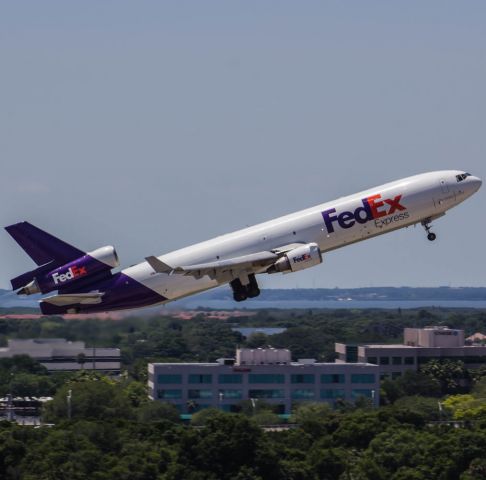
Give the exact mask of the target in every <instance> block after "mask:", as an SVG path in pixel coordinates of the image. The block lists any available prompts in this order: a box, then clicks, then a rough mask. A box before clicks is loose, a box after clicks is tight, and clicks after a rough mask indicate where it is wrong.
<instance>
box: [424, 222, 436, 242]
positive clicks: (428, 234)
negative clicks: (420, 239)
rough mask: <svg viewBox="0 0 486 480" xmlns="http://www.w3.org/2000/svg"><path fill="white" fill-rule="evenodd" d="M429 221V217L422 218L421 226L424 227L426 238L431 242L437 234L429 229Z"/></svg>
mask: <svg viewBox="0 0 486 480" xmlns="http://www.w3.org/2000/svg"><path fill="white" fill-rule="evenodd" d="M430 221H431V220H430V218H427V219H425V220H423V221H422V226H423V227H424V228H425V231H426V232H427V239H428V240H430V241H431V242H433V241H434V240H435V239H436V238H437V235H436V234H435V233H434V232H431V231H430V229H431V227H432V226H431V225H430Z"/></svg>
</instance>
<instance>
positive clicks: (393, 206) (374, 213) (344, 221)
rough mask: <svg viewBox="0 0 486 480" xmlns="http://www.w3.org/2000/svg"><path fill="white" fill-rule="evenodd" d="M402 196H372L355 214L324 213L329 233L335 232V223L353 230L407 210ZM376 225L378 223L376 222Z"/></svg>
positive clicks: (330, 210) (332, 211) (333, 209)
mask: <svg viewBox="0 0 486 480" xmlns="http://www.w3.org/2000/svg"><path fill="white" fill-rule="evenodd" d="M401 198H402V196H401V195H397V196H396V197H394V198H384V199H382V198H381V195H380V194H378V195H371V196H369V197H366V198H363V199H362V200H361V202H362V204H363V206H360V207H358V208H357V209H356V210H354V212H349V211H344V212H341V213H340V214H339V215H334V214H335V213H336V209H335V208H331V209H329V210H325V211H324V212H322V217H323V218H324V223H325V225H326V228H327V233H333V232H334V222H336V223H337V224H338V225H339V226H340V227H341V228H351V227H352V226H353V225H355V224H356V223H361V224H363V223H366V222H369V221H370V220H376V219H378V218H381V217H385V216H388V215H393V214H395V213H396V212H400V211H403V210H406V207H404V206H403V205H402V204H401V203H400V200H401ZM375 223H376V222H375Z"/></svg>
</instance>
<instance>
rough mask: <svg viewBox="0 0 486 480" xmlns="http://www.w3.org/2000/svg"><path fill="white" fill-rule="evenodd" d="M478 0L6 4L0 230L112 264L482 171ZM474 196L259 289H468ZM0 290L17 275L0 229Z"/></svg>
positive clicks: (474, 238) (476, 228) (474, 264)
mask: <svg viewBox="0 0 486 480" xmlns="http://www.w3.org/2000/svg"><path fill="white" fill-rule="evenodd" d="M485 14H486V4H484V2H479V1H466V2H461V3H457V2H450V1H440V2H439V1H438V0H432V1H430V2H419V1H417V0H411V1H409V2H406V3H405V2H403V3H400V4H397V3H390V2H383V1H376V0H370V1H368V2H359V1H350V2H345V3H344V2H315V1H306V2H299V3H297V2H291V1H289V0H284V1H279V2H276V1H275V2H255V1H248V2H241V3H237V2H223V1H213V0H208V1H206V2H196V1H188V2H153V1H144V0H142V1H140V2H137V3H134V2H129V1H124V0H122V1H117V2H94V1H92V0H87V1H85V2H83V3H82V4H81V3H79V4H76V3H66V2H60V1H53V0H46V1H44V2H34V1H26V2H12V1H6V2H3V3H2V5H1V7H0V28H1V31H2V35H1V41H0V58H1V59H2V67H3V68H2V78H1V80H0V82H1V83H0V84H1V86H2V89H1V92H2V93H1V98H2V109H1V111H0V129H1V131H2V135H1V137H0V155H1V157H0V158H1V159H2V163H1V175H0V201H1V204H2V208H1V209H0V222H1V225H2V226H6V225H9V224H12V223H16V222H18V221H21V220H28V221H30V222H32V223H33V224H35V225H37V226H39V227H40V228H43V229H45V230H47V231H49V232H51V233H52V234H54V235H56V236H59V237H60V238H62V239H64V240H66V241H67V242H69V243H72V244H74V245H75V246H77V247H79V248H81V249H83V250H90V249H94V248H96V247H99V246H103V245H107V244H113V245H114V246H115V247H116V248H117V251H118V253H119V256H120V260H121V264H122V266H124V267H126V266H128V265H131V264H134V263H137V262H139V261H142V260H143V258H144V257H146V256H149V255H160V254H162V253H166V252H169V251H171V250H174V249H177V248H180V247H183V246H187V245H190V244H192V243H196V242H198V241H202V240H206V239H209V238H211V237H214V236H217V235H219V234H222V233H227V232H230V231H234V230H237V229H239V228H243V227H245V226H247V225H252V224H255V223H259V222H261V221H264V220H267V219H271V218H274V217H277V216H279V215H284V214H286V213H291V212H293V211H297V210H299V209H302V208H305V207H310V206H313V205H316V204H319V203H322V202H325V201H329V200H333V199H335V198H338V197H340V196H343V195H346V194H351V193H354V192H358V191H360V190H364V189H366V188H369V187H373V186H375V185H380V184H382V183H385V182H386V181H389V180H394V179H398V178H402V177H405V176H408V175H413V174H415V173H421V172H425V171H431V170H442V169H454V168H456V169H463V170H466V171H470V172H471V173H473V174H474V175H477V176H479V177H482V178H483V179H484V178H486V162H485V152H486V136H485V135H484V132H485V131H486V95H485V91H484V85H485V84H486V62H485V61H484V58H485V57H484V45H485V44H486V31H485V29H484V21H485ZM485 191H486V190H485V189H484V187H483V189H482V190H480V191H479V192H478V194H477V195H475V196H474V197H472V198H471V199H470V200H468V201H467V202H466V203H464V204H463V205H460V206H459V207H457V208H456V209H454V210H452V211H450V212H449V213H448V214H447V215H446V216H445V217H444V218H442V219H440V220H438V221H437V222H436V223H435V229H434V231H435V232H436V233H437V235H438V239H437V241H436V242H433V243H432V242H428V241H427V239H426V236H425V233H424V231H423V229H422V228H413V227H412V228H409V229H406V230H403V231H398V232H395V233H393V234H390V235H386V236H383V237H379V238H376V239H372V240H370V241H365V242H361V243H359V244H355V245H351V246H348V247H346V248H344V249H340V250H337V251H334V252H330V253H328V254H326V255H325V256H324V263H323V265H320V266H318V267H316V268H313V269H310V270H308V271H305V272H302V273H298V274H293V275H291V276H287V275H272V276H262V277H261V280H260V282H261V284H262V288H292V287H303V288H313V287H315V288H319V287H323V288H332V287H335V286H339V287H343V288H345V287H367V286H382V285H390V286H402V285H407V286H439V285H450V286H484V285H486V279H485V274H484V260H485V255H484V243H485V242H484V240H485V239H486V224H485V222H484V221H483V206H484V195H485ZM0 252H1V258H2V268H1V269H0V287H1V288H9V279H10V278H12V277H14V276H16V275H18V274H20V273H23V272H24V271H26V270H29V269H32V268H33V267H34V264H33V262H31V260H30V259H29V258H28V257H27V255H25V254H24V252H22V251H21V250H20V249H19V248H18V246H17V245H16V244H15V242H14V241H13V240H12V239H11V238H10V237H9V236H8V234H7V233H6V232H5V231H2V234H1V235H0Z"/></svg>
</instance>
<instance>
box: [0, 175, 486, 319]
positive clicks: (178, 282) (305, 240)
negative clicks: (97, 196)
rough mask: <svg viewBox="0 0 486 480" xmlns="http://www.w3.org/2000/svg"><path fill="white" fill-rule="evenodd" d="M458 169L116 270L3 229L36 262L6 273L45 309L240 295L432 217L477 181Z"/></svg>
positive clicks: (111, 258) (108, 261)
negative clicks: (216, 292)
mask: <svg viewBox="0 0 486 480" xmlns="http://www.w3.org/2000/svg"><path fill="white" fill-rule="evenodd" d="M481 183H482V182H481V180H480V179H479V178H477V177H474V176H472V175H470V174H469V173H465V172H462V171H456V170H447V171H438V172H430V173H423V174H421V175H416V176H413V177H408V178H404V179H402V180H397V181H395V182H391V183H387V184H385V185H381V186H379V187H375V188H372V189H370V190H365V191H364V192H360V193H355V194H353V195H350V196H347V197H342V198H339V199H337V200H334V201H332V202H328V203H324V204H321V205H318V206H316V207H312V208H308V209H306V210H302V211H300V212H297V213H292V214H290V215H286V216H284V217H280V218H277V219H275V220H270V221H268V222H265V223H260V224H259V225H255V226H253V227H249V228H245V229H243V230H239V231H237V232H234V233H230V234H227V235H223V236H220V237H216V238H214V239H212V240H208V241H206V242H202V243H198V244H196V245H192V246H190V247H186V248H183V249H181V250H176V251H174V252H171V253H167V254H165V255H161V256H159V257H155V256H150V257H147V258H146V261H144V262H142V263H139V264H138V265H134V266H132V267H129V268H126V269H124V270H122V271H121V272H118V273H112V269H113V268H115V267H117V266H118V264H119V263H118V257H117V254H116V251H115V249H114V248H113V247H102V248H99V249H96V250H94V251H92V252H88V253H86V252H85V251H82V250H79V249H77V248H76V247H73V246H71V245H69V244H67V243H66V242H63V241H62V240H60V239H58V238H56V237H54V236H53V235H50V234H49V233H47V232H44V231H43V230H40V229H39V228H37V227H35V226H33V225H31V224H30V223H27V222H21V223H17V224H15V225H10V226H9V227H6V230H7V231H8V232H9V233H10V235H12V237H13V238H14V239H15V240H16V241H17V242H18V243H19V245H20V246H21V247H22V248H23V249H24V250H25V251H26V253H27V254H28V255H29V256H30V257H31V258H32V259H33V260H34V261H35V262H36V263H37V265H38V268H36V269H35V270H32V271H30V272H27V273H24V274H22V275H20V276H18V277H16V278H14V279H12V281H11V282H12V287H13V289H14V290H18V289H20V290H19V291H18V292H17V293H19V294H27V295H29V294H32V293H42V294H45V293H48V292H52V291H57V294H56V295H53V296H50V297H47V298H43V299H42V300H41V302H40V307H41V310H42V312H43V313H44V314H62V313H93V312H105V311H110V310H119V309H126V308H136V307H144V306H148V305H155V304H160V303H166V302H169V301H171V300H176V299H178V298H181V297H185V296H187V295H192V294H194V293H198V292H202V291H204V290H208V289H210V288H214V287H217V286H219V285H223V284H226V283H229V284H230V285H231V288H232V290H233V295H234V299H235V300H236V301H237V302H240V301H242V300H246V299H247V298H253V297H256V296H258V295H259V294H260V290H259V288H258V284H257V280H256V276H255V275H258V274H264V273H278V272H281V273H290V272H296V271H300V270H304V269H305V268H309V267H313V266H314V265H318V264H320V263H321V262H322V255H323V253H326V252H329V251H331V250H334V249H336V248H340V247H344V246H345V245H349V244H351V243H354V242H359V241H361V240H365V239H368V238H372V237H375V236H376V235H381V234H383V233H387V232H391V231H393V230H396V229H399V228H404V227H408V226H410V225H415V224H419V223H420V224H422V225H423V226H424V228H425V230H426V232H427V238H428V239H429V240H431V241H432V240H435V238H436V235H435V233H432V232H431V231H430V227H431V222H432V221H433V220H435V219H437V218H439V217H442V216H443V215H444V214H445V212H446V211H447V210H449V209H450V208H452V207H455V206H456V205H458V204H459V203H461V202H463V201H464V200H465V199H466V198H468V197H470V196H471V195H472V194H473V193H475V192H476V191H477V190H478V189H479V188H480V186H481Z"/></svg>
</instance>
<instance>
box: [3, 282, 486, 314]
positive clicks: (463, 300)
mask: <svg viewBox="0 0 486 480" xmlns="http://www.w3.org/2000/svg"><path fill="white" fill-rule="evenodd" d="M39 298H41V297H40V296H37V295H33V296H31V297H19V296H18V295H16V294H15V292H11V291H8V290H0V313H9V311H15V313H19V312H20V311H23V312H24V313H34V312H36V311H38V310H37V302H38V300H39ZM433 307H436V308H476V309H477V308H479V309H482V308H485V309H486V287H365V288H300V289H264V290H262V293H261V295H260V296H259V297H257V298H254V299H251V300H248V301H246V302H241V303H237V302H235V301H233V299H232V294H231V291H230V290H229V289H228V288H218V289H215V290H210V291H208V292H204V293H201V294H199V295H193V296H191V297H186V298H184V299H181V300H178V301H175V302H172V303H169V304H167V305H166V306H155V307H152V308H148V309H143V310H140V312H145V313H147V312H150V311H157V312H160V311H163V310H194V309H198V308H202V309H214V310H256V309H301V308H304V309H346V308H348V309H349V308H351V309H352V308H359V309H373V308H379V309H396V308H402V309H414V308H433Z"/></svg>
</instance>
